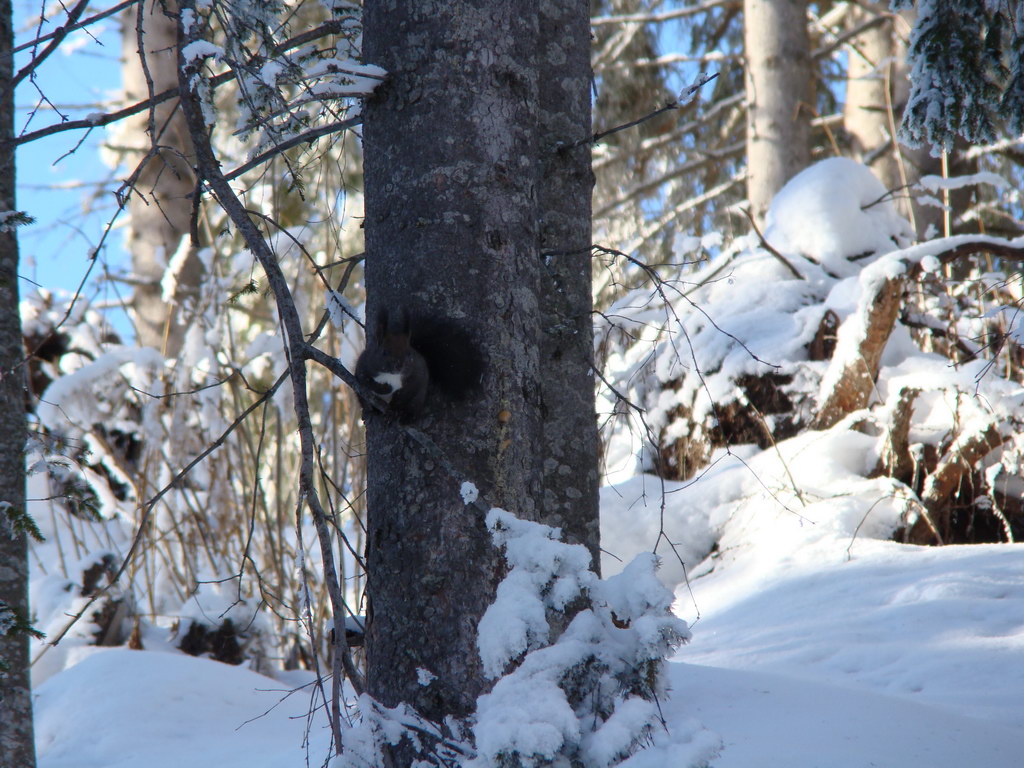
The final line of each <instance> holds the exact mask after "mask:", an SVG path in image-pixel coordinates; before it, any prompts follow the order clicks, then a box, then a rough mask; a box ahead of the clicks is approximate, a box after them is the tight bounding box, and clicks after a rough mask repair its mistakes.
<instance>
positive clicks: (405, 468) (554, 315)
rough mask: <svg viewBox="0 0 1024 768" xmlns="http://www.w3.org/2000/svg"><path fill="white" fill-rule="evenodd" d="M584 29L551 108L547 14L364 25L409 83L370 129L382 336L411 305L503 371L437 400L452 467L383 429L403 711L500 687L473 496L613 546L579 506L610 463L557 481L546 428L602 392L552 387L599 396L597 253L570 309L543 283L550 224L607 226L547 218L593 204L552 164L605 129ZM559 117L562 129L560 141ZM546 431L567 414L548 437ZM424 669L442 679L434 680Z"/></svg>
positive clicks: (490, 7) (581, 266)
mask: <svg viewBox="0 0 1024 768" xmlns="http://www.w3.org/2000/svg"><path fill="white" fill-rule="evenodd" d="M561 13H562V11H561V10H559V9H554V8H553V6H552V9H551V12H550V13H545V15H544V22H543V23H544V24H547V25H553V23H554V20H555V19H556V18H557V16H558V14H561ZM577 14H579V15H581V16H582V17H583V19H582V22H581V21H580V20H579V19H576V18H575V16H576V15H577ZM572 16H573V21H572V23H571V24H569V23H568V17H567V18H566V26H563V27H562V28H560V29H557V28H555V27H554V26H548V27H546V31H545V33H544V34H545V35H548V36H549V37H550V40H549V42H548V44H547V45H546V46H544V48H545V51H544V58H545V61H546V62H550V63H549V64H546V65H545V66H553V65H554V63H555V62H556V61H557V60H561V61H562V62H563V66H567V67H568V69H567V70H566V71H567V73H568V75H567V76H568V77H569V78H570V79H571V80H572V82H571V83H566V84H565V85H562V86H560V87H561V88H564V89H565V94H564V96H563V97H564V98H567V99H569V101H568V102H567V103H566V104H563V105H561V106H560V107H556V106H555V104H554V101H555V100H556V99H558V98H560V97H559V96H557V95H550V96H546V97H545V99H544V102H543V105H542V103H541V99H540V95H539V93H540V90H539V88H540V86H539V69H540V66H539V58H540V53H541V52H540V50H539V49H540V48H541V46H540V45H539V43H538V36H539V35H540V34H541V31H540V30H541V22H540V20H539V18H538V7H537V3H534V2H531V1H530V0H512V1H511V4H510V3H509V2H503V3H484V4H480V5H477V6H475V7H471V6H466V5H457V6H453V5H451V4H450V3H446V2H442V0H411V1H410V0H406V1H405V2H398V1H397V0H378V1H377V2H368V3H367V4H366V6H365V11H364V54H365V58H366V61H367V62H369V63H372V64H377V65H379V66H382V67H384V68H385V69H387V70H388V71H389V73H390V78H389V80H388V82H387V83H386V84H385V85H383V86H382V87H381V88H380V89H378V91H377V92H376V93H375V94H374V96H373V97H372V98H371V99H370V100H369V101H368V103H367V105H366V111H365V124H364V149H365V156H364V157H365V159H364V168H365V188H366V218H365V229H366V254H367V257H366V283H367V294H368V315H369V320H370V324H371V327H372V322H373V320H374V318H375V317H376V316H377V315H378V314H379V313H380V312H381V310H382V309H387V310H391V311H393V310H395V309H397V308H399V307H405V308H407V309H409V310H410V311H411V313H412V315H413V316H414V317H415V316H416V315H424V314H426V315H435V316H444V317H450V318H455V319H458V320H460V321H462V322H463V323H464V324H465V325H467V326H468V327H469V328H471V329H472V331H473V334H474V335H475V337H476V339H477V342H478V343H479V344H480V346H481V348H482V349H483V350H484V351H485V353H486V357H487V367H486V372H485V375H484V377H483V382H482V387H481V389H480V391H479V392H478V393H477V394H476V395H475V396H473V397H471V398H470V399H469V400H467V401H466V402H462V403H457V402H445V401H443V400H441V399H439V398H438V397H436V396H435V395H431V397H430V398H429V399H428V403H427V410H426V413H425V415H424V416H423V417H422V418H420V419H419V420H417V422H416V424H415V426H416V427H417V428H418V429H422V431H423V432H424V433H426V434H427V435H428V436H429V438H430V439H431V440H432V441H433V442H434V443H435V444H436V445H437V447H438V448H439V450H440V454H441V455H440V456H438V455H433V454H432V453H431V452H430V451H429V450H426V449H424V448H423V447H422V446H421V444H420V443H418V442H416V441H415V440H413V439H412V438H411V437H410V435H409V434H408V433H407V431H406V430H405V429H403V427H402V426H401V425H400V424H397V423H396V422H395V421H394V420H390V419H388V418H385V417H381V416H374V415H372V414H371V415H369V416H368V419H367V444H368V445H367V447H368V509H369V522H368V544H367V567H368V594H369V601H370V611H369V612H370V619H369V622H368V624H369V626H368V633H367V666H368V671H367V686H368V689H369V692H370V693H371V695H373V696H374V697H375V698H377V699H378V700H380V701H381V702H383V703H384V704H385V705H389V706H393V705H395V704H397V703H399V702H406V703H408V704H411V705H412V706H414V707H415V708H416V709H417V710H418V711H419V712H420V713H421V714H423V715H425V716H426V717H428V718H430V719H432V720H435V721H441V720H443V719H444V718H445V717H446V716H449V715H454V716H456V717H460V716H465V715H468V714H470V713H471V712H472V711H473V709H474V707H475V702H476V698H477V696H479V695H480V694H481V693H482V692H483V691H484V690H485V689H486V687H487V682H486V680H485V679H484V677H483V674H482V670H481V664H480V658H479V653H478V650H477V646H476V637H477V623H478V621H479V619H480V617H481V616H482V615H483V612H484V610H485V609H486V608H487V606H488V605H489V604H490V603H491V602H492V600H493V597H494V592H495V589H496V586H497V582H498V580H499V579H500V578H501V576H502V574H503V564H502V562H501V558H500V556H499V554H498V552H497V550H496V549H495V548H494V547H493V546H492V544H491V541H490V538H489V536H488V534H487V531H486V529H485V527H484V522H483V513H482V512H481V511H480V509H479V508H478V507H475V506H473V505H466V504H465V503H464V502H463V500H462V498H461V497H460V495H459V489H460V483H461V482H462V481H463V480H469V481H472V482H473V483H474V484H475V485H476V486H477V487H478V488H479V490H480V492H481V493H482V495H483V498H484V499H486V503H488V504H494V505H497V506H501V507H504V508H506V509H508V510H510V511H512V512H514V513H515V514H517V515H519V516H520V517H523V518H527V519H532V520H539V519H543V518H545V516H546V515H547V514H551V515H553V516H558V517H559V520H560V522H561V524H563V525H565V526H566V527H567V529H568V530H569V531H570V535H572V536H574V537H576V538H578V539H580V540H583V541H585V542H586V543H587V544H588V546H590V547H591V549H592V551H596V538H595V537H596V531H597V527H596V519H584V517H583V516H579V517H577V510H576V509H572V510H570V509H569V508H568V503H567V500H568V499H570V498H572V497H573V496H574V495H575V494H576V493H578V494H580V499H579V502H580V508H581V509H582V508H584V507H585V505H588V504H593V503H594V501H595V500H596V495H595V489H593V488H591V485H592V484H593V483H594V482H596V472H595V471H594V469H593V459H591V460H590V461H588V462H587V466H585V467H583V468H580V467H579V466H577V465H576V462H578V461H582V460H583V459H582V456H581V455H580V454H578V453H577V451H575V450H567V451H565V452H564V453H562V454H559V455H557V456H556V455H552V456H551V462H552V463H551V464H550V465H549V466H550V468H551V471H550V472H549V473H545V458H546V456H545V447H544V441H545V438H546V436H549V435H551V434H556V435H562V434H564V433H565V430H567V429H571V428H573V427H572V426H570V425H571V423H572V422H571V420H570V421H569V422H565V423H562V422H560V421H558V420H557V419H560V417H561V414H554V415H553V414H550V413H549V414H545V413H544V405H545V404H548V405H549V407H552V408H558V409H561V408H567V407H574V408H576V407H586V402H587V401H588V400H587V397H588V395H586V394H584V395H582V396H580V395H579V394H578V393H573V395H572V397H568V396H566V395H564V394H554V393H553V392H552V390H550V389H548V388H547V387H546V386H545V382H544V380H543V377H544V376H554V375H559V376H562V375H565V376H566V377H567V378H566V380H564V381H562V382H561V384H562V385H563V386H565V387H568V386H573V387H575V386H577V385H580V386H585V387H586V388H588V389H589V388H592V387H591V385H592V382H590V380H589V368H587V369H586V370H585V372H583V373H580V372H579V371H577V370H575V369H574V370H573V371H572V373H571V374H570V373H569V372H568V371H569V369H570V368H573V366H575V367H578V368H580V369H582V368H584V366H586V364H587V361H588V360H589V356H590V349H589V342H587V341H586V339H585V338H583V339H581V338H580V337H579V335H578V334H579V333H580V332H583V333H584V335H585V334H586V331H585V330H584V328H585V327H586V328H588V327H589V326H588V323H589V316H588V310H589V305H588V303H587V301H588V300H589V299H587V300H584V299H583V292H584V290H585V286H584V283H583V282H580V280H579V276H578V275H577V274H575V273H574V272H573V265H574V266H575V268H576V269H577V270H583V271H586V270H588V269H589V259H588V258H586V256H585V253H586V251H583V253H582V254H577V256H575V257H571V258H565V259H561V261H560V262H559V263H558V264H557V266H556V268H555V270H554V273H555V274H556V275H562V277H563V278H564V279H565V280H566V284H567V285H568V290H567V291H566V293H565V294H564V295H562V296H560V297H559V298H561V301H562V304H561V305H560V306H557V307H548V308H545V310H543V311H542V309H541V296H542V295H543V294H544V291H543V290H542V283H543V282H544V281H545V280H548V279H550V278H549V276H548V274H547V272H546V268H545V266H544V263H543V260H542V258H541V256H540V254H541V251H542V247H541V241H540V235H541V230H542V229H543V230H544V232H545V233H547V234H548V236H549V237H550V238H551V240H552V243H551V245H552V246H554V247H552V248H551V250H561V246H562V244H563V242H567V243H568V244H569V245H570V246H571V250H576V249H580V248H586V247H587V246H589V236H588V226H587V225H585V224H581V223H580V222H579V221H577V220H574V219H573V217H572V216H571V206H572V205H573V203H571V202H570V203H563V204H560V205H559V207H558V208H557V210H552V211H550V212H548V215H547V216H545V220H544V222H543V223H542V222H541V221H540V219H541V211H540V209H539V208H538V200H539V199H543V200H547V201H550V200H551V199H552V196H553V195H555V194H566V195H571V200H572V201H576V202H575V204H579V205H582V207H581V208H579V209H578V210H577V211H576V216H579V217H586V216H587V208H586V205H585V202H582V203H581V202H580V201H585V196H586V194H588V193H589V189H590V186H589V185H590V174H589V166H588V165H587V164H586V160H585V158H584V156H583V154H582V153H580V154H576V153H567V154H566V155H565V156H563V157H562V158H561V159H559V160H552V161H551V163H550V164H549V165H547V168H546V169H547V170H550V171H552V172H554V171H555V169H556V168H557V169H558V171H559V173H565V175H566V178H565V179H564V180H560V181H559V182H558V183H560V184H562V183H564V185H565V186H564V187H561V188H560V187H557V186H555V182H554V181H553V180H551V179H548V180H546V181H543V182H542V181H541V174H542V172H543V171H544V170H545V165H546V164H545V163H542V162H541V158H542V157H545V156H549V154H550V153H551V152H553V151H555V147H554V143H555V142H554V141H553V138H554V137H555V136H556V135H557V137H558V139H560V140H563V141H566V142H567V141H571V140H573V139H577V138H580V137H581V133H580V132H581V131H582V135H586V133H587V130H588V129H587V119H586V117H585V116H583V117H581V116H579V115H573V116H572V117H571V118H570V117H569V116H568V115H567V114H566V113H568V112H569V111H570V110H578V109H583V108H585V105H586V104H587V103H588V100H587V99H585V98H581V96H580V93H579V87H580V86H581V85H582V84H583V82H584V81H585V80H586V74H585V72H584V69H583V68H584V67H585V66H586V65H585V64H583V62H582V59H581V55H582V51H585V50H587V46H588V42H589V31H588V30H587V25H586V19H587V18H588V17H587V13H586V6H585V4H583V3H582V2H580V3H578V4H577V7H576V8H575V10H574V11H573V13H572ZM581 36H583V37H582V39H580V38H581ZM581 49H582V51H581ZM567 60H569V61H571V62H572V63H571V64H566V61H567ZM541 120H544V121H548V120H550V121H551V122H550V124H549V125H546V126H545V129H544V130H543V131H542V130H540V127H539V121H541ZM563 130H564V131H571V134H569V135H564V136H563V135H560V134H561V132H562V131H563ZM548 183H551V186H548V187H544V191H540V189H541V187H542V186H543V185H545V184H548ZM577 186H581V187H582V188H583V189H582V190H581V189H578V188H577ZM559 189H561V191H560V192H559V191H558V190H559ZM563 238H564V240H563ZM556 241H557V242H556ZM558 258H560V257H558ZM553 260H557V259H553ZM549 298H551V299H552V300H554V297H552V296H550V295H549ZM559 321H564V322H567V323H569V325H570V327H569V328H567V329H565V330H564V331H563V330H562V329H550V330H552V331H553V333H551V334H547V333H546V332H547V331H548V330H549V328H548V326H547V324H548V323H551V322H559ZM542 350H546V351H545V352H544V353H543V354H553V353H555V351H561V352H562V355H563V357H565V358H566V360H565V363H564V365H565V366H566V367H563V368H561V369H560V371H561V372H560V373H558V374H553V373H552V372H551V368H550V366H549V363H550V361H548V360H544V361H543V366H542V357H541V356H542ZM569 361H574V362H573V363H572V364H570V362H569ZM546 398H547V399H546ZM570 402H571V406H570V404H569V403H570ZM591 402H592V401H591ZM546 419H555V421H554V422H553V424H552V426H551V427H550V428H548V429H547V431H546V425H545V420H546ZM592 420H593V412H592V409H591V410H590V412H589V414H588V415H587V416H584V417H582V419H581V420H580V421H579V424H580V425H582V426H581V428H582V429H583V434H584V438H583V439H584V443H585V444H587V443H591V444H592V445H593V448H589V449H586V450H593V449H594V448H596V440H593V441H591V439H590V438H589V437H587V436H586V435H587V429H586V427H589V426H591V425H590V424H589V423H588V421H592ZM445 464H447V465H448V466H450V467H454V468H457V472H456V474H457V475H459V476H453V475H452V473H451V472H449V471H448V470H447V469H446V467H445V466H444V465H445ZM566 472H568V473H569V474H570V475H572V477H570V478H564V477H563V475H564V474H565V473H566ZM591 473H593V475H592V474H591ZM546 491H547V492H549V493H548V495H546V494H545V492H546ZM595 512H596V507H595V508H594V509H592V510H590V514H591V515H593V514H594V513H595ZM420 669H424V670H428V671H430V672H431V673H432V674H434V675H437V679H436V680H434V681H433V682H431V683H430V684H429V685H422V684H421V683H420V676H419V675H418V670H420ZM394 757H395V759H396V762H397V763H398V764H399V765H406V764H409V763H411V761H412V759H413V755H412V754H411V751H409V750H401V751H399V752H397V753H396V754H395V756H394Z"/></svg>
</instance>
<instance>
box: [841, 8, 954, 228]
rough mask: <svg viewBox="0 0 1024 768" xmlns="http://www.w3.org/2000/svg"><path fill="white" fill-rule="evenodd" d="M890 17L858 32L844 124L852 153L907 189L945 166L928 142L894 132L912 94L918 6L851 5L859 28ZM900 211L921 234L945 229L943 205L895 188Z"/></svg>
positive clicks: (891, 184)
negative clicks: (910, 46)
mask: <svg viewBox="0 0 1024 768" xmlns="http://www.w3.org/2000/svg"><path fill="white" fill-rule="evenodd" d="M880 14H884V15H885V16H886V20H885V21H884V22H883V23H881V24H878V25H875V26H872V27H870V28H869V29H866V30H864V31H863V32H862V33H861V34H859V35H857V37H855V38H853V40H852V44H851V51H850V63H849V66H848V69H847V75H846V103H845V105H844V106H843V126H844V127H845V129H846V133H847V135H848V136H849V137H850V143H851V147H850V148H851V150H852V156H853V158H854V159H855V160H859V161H860V162H862V163H864V164H865V165H867V166H869V167H870V168H871V170H872V171H874V172H875V174H876V175H877V176H878V178H879V179H881V181H882V183H883V184H884V185H885V187H886V189H891V190H902V189H903V188H904V186H905V185H908V184H915V183H917V182H918V181H919V180H920V179H921V177H922V176H925V175H928V174H939V173H941V172H942V165H941V162H940V161H939V159H938V158H937V157H932V156H931V154H930V152H929V150H928V148H927V147H923V146H922V147H917V148H910V147H906V146H904V145H902V144H899V143H898V142H897V141H896V140H895V138H894V137H893V132H894V131H895V129H896V127H897V126H899V124H900V120H901V119H902V117H903V108H904V106H906V103H907V98H908V97H909V95H910V79H909V77H908V73H907V64H906V59H907V40H906V38H907V35H909V34H910V28H911V27H912V26H913V19H912V18H909V19H908V18H907V17H908V16H911V17H912V16H913V11H904V12H903V13H902V14H900V15H895V16H894V15H892V14H891V12H890V11H889V4H888V3H870V4H863V5H857V6H851V7H850V11H849V19H848V26H849V27H851V28H856V27H858V26H860V25H862V24H864V23H865V22H868V21H870V19H871V18H872V17H873V16H877V15H880ZM893 202H894V204H895V205H896V207H897V209H898V210H899V212H900V213H901V214H902V215H903V216H905V217H906V218H907V219H908V220H909V221H912V222H913V223H914V228H915V230H916V231H917V235H918V237H919V238H923V237H924V236H925V233H926V232H928V231H929V228H930V227H931V228H932V229H933V231H934V232H941V231H942V210H941V209H940V208H937V207H935V206H933V205H920V204H918V203H917V201H916V197H915V196H914V195H912V194H908V193H905V192H901V191H899V192H895V193H894V195H893Z"/></svg>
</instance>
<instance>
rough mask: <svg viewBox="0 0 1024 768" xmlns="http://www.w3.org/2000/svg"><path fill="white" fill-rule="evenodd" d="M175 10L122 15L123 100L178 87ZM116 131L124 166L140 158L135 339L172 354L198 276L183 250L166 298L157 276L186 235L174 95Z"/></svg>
mask: <svg viewBox="0 0 1024 768" xmlns="http://www.w3.org/2000/svg"><path fill="white" fill-rule="evenodd" d="M176 11H177V4H176V3H174V2H173V0H143V2H142V3H140V4H139V5H138V6H137V7H136V8H133V9H132V10H130V11H129V12H128V13H127V14H125V16H124V17H123V18H124V29H123V32H122V35H123V44H124V68H123V79H124V91H125V99H126V101H127V102H128V103H129V104H133V103H135V102H137V101H142V100H144V99H147V98H149V97H150V95H152V94H155V93H161V92H163V91H165V90H167V89H169V88H177V86H178V74H177V69H176V65H177V36H176V35H177V31H176V30H177V27H176V22H175V19H174V17H173V15H172V16H168V14H173V13H175V12H176ZM140 16H141V18H140ZM140 29H141V43H140V34H139V33H140ZM140 52H141V54H142V55H140ZM121 136H122V137H123V139H122V140H123V143H124V145H125V146H124V149H125V151H126V161H127V163H128V166H129V168H132V169H134V168H135V167H136V166H138V165H139V163H143V165H142V168H141V171H140V172H139V174H138V176H137V177H136V178H135V180H134V184H133V187H132V191H131V196H130V198H129V200H128V212H129V214H130V227H129V229H128V250H129V251H130V252H131V254H132V272H133V277H134V279H135V280H137V281H138V282H137V284H136V285H135V291H134V296H133V298H132V310H133V314H134V319H135V328H136V333H137V335H138V341H139V343H140V344H142V345H144V346H148V347H155V348H156V349H159V350H163V351H164V352H165V354H167V355H169V356H171V357H174V356H176V355H177V354H178V351H179V350H180V348H181V343H182V341H183V333H184V324H183V319H182V316H181V311H182V306H181V305H182V302H183V301H184V300H186V299H187V298H188V297H189V296H192V295H195V293H196V291H197V288H198V285H199V282H200V280H201V277H202V266H201V264H200V262H199V259H198V258H197V257H196V255H195V254H194V253H188V254H185V255H184V256H185V261H184V264H181V265H179V266H178V267H177V270H176V272H177V281H176V282H177V290H176V292H175V294H174V296H173V298H172V301H171V302H170V303H168V302H166V301H165V300H164V295H163V288H162V286H161V280H163V277H164V275H165V273H166V272H167V267H168V265H169V264H170V262H171V259H172V258H173V257H174V256H175V254H176V253H177V252H178V248H179V247H181V245H182V241H183V239H184V238H186V237H188V234H189V223H190V221H191V218H192V198H191V195H192V190H193V188H194V186H195V177H194V176H193V174H192V163H193V162H194V154H195V153H194V152H193V150H192V142H191V140H190V139H189V135H188V130H187V128H186V127H185V121H184V118H183V117H182V114H181V109H180V108H179V107H178V100H177V99H170V100H168V101H165V102H164V103H162V104H159V105H157V106H156V107H155V108H154V109H153V110H147V111H145V112H140V113H139V114H138V115H135V116H133V117H130V118H128V119H127V120H126V121H125V124H124V126H123V127H122V129H121ZM150 153H152V154H150Z"/></svg>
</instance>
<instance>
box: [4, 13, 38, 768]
mask: <svg viewBox="0 0 1024 768" xmlns="http://www.w3.org/2000/svg"><path fill="white" fill-rule="evenodd" d="M11 23H12V9H11V3H10V0H0V215H3V212H7V211H14V210H17V209H16V207H15V205H16V201H15V194H14V185H15V174H14V148H13V147H12V146H11V145H9V144H7V142H8V141H9V140H10V139H11V137H12V136H13V135H14V93H13V88H12V72H11V66H12V59H11V48H12V47H13V39H14V35H13V31H12V27H11ZM24 360H25V354H24V351H23V349H22V341H21V318H20V316H19V315H18V238H17V235H16V234H15V231H14V229H13V227H2V226H0V604H6V605H7V606H10V607H12V608H14V610H15V611H17V612H18V614H19V615H21V616H22V617H23V618H25V619H27V618H28V617H29V612H28V548H27V542H26V539H25V535H24V534H13V532H12V531H11V527H10V525H9V523H8V519H7V515H6V513H5V510H6V508H7V505H10V508H12V509H14V510H17V511H19V512H21V511H23V510H24V509H25V453H24V450H25V439H26V437H27V434H26V425H25V381H26V373H25V370H26V369H25V365H24ZM28 643H29V639H28V636H27V635H26V634H24V633H21V632H19V633H8V634H3V633H2V629H0V765H2V766H4V768H31V767H32V766H34V765H35V764H36V759H35V743H34V740H33V729H32V694H31V681H30V678H29V666H28V665H29V645H28Z"/></svg>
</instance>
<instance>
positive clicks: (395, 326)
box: [388, 307, 411, 336]
mask: <svg viewBox="0 0 1024 768" xmlns="http://www.w3.org/2000/svg"><path fill="white" fill-rule="evenodd" d="M410 327H411V323H410V320H409V310H408V309H406V308H405V307H400V308H399V310H398V317H395V318H392V320H391V325H390V326H389V327H388V332H389V333H391V334H393V335H395V336H409V335H410V332H409V329H410Z"/></svg>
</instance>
